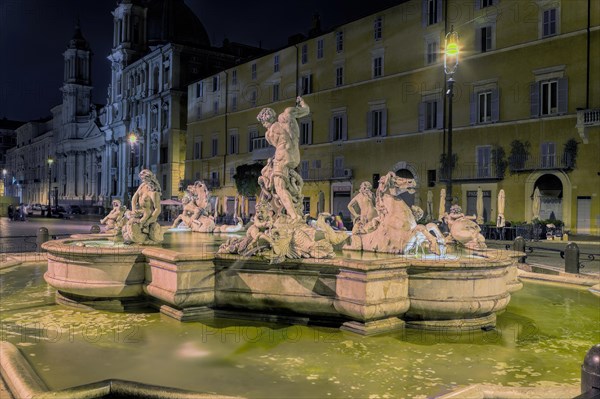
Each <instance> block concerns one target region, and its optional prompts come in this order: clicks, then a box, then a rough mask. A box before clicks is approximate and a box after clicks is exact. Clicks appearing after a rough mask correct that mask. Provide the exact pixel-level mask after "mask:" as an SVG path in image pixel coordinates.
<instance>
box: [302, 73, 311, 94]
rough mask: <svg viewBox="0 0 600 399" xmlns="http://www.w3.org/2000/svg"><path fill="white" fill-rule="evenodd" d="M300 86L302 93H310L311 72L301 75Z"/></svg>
mask: <svg viewBox="0 0 600 399" xmlns="http://www.w3.org/2000/svg"><path fill="white" fill-rule="evenodd" d="M301 88H302V95H306V94H310V93H312V74H308V75H303V76H302V81H301Z"/></svg>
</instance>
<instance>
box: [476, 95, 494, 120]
mask: <svg viewBox="0 0 600 399" xmlns="http://www.w3.org/2000/svg"><path fill="white" fill-rule="evenodd" d="M477 97H478V99H477V123H486V122H491V120H492V92H491V91H486V92H483V93H478V94H477Z"/></svg>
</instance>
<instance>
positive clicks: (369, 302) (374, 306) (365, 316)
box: [334, 259, 410, 335]
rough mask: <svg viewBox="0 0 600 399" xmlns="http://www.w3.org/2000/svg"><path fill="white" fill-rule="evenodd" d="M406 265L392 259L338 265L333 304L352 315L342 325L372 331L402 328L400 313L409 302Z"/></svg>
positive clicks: (370, 332) (351, 328)
mask: <svg viewBox="0 0 600 399" xmlns="http://www.w3.org/2000/svg"><path fill="white" fill-rule="evenodd" d="M351 267H352V268H351ZM406 267H407V264H406V263H405V262H399V261H398V260H397V259H391V260H387V261H373V262H370V263H367V264H361V263H358V262H348V265H346V267H342V268H340V272H339V273H338V275H337V277H336V299H335V302H334V306H335V309H336V310H337V311H338V312H339V313H340V314H342V315H344V316H347V317H348V318H350V319H353V320H352V321H349V322H345V323H344V324H343V325H342V329H345V330H349V331H353V332H356V333H359V334H362V335H373V334H379V333H382V332H388V331H394V330H398V329H400V328H402V327H403V326H404V321H402V320H401V317H402V316H403V315H404V313H405V312H406V311H407V310H408V308H409V306H410V302H409V299H408V275H407V273H406Z"/></svg>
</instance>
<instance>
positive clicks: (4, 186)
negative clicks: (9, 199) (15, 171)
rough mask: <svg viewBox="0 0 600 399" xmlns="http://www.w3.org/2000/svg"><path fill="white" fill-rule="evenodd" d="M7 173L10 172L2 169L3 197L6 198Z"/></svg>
mask: <svg viewBox="0 0 600 399" xmlns="http://www.w3.org/2000/svg"><path fill="white" fill-rule="evenodd" d="M6 173H8V171H7V170H6V169H2V182H3V184H4V185H3V186H2V187H3V189H2V195H3V196H5V197H6Z"/></svg>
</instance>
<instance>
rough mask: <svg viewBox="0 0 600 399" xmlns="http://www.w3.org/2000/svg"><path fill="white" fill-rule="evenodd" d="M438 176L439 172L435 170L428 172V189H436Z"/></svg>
mask: <svg viewBox="0 0 600 399" xmlns="http://www.w3.org/2000/svg"><path fill="white" fill-rule="evenodd" d="M436 175H437V171H436V170H435V169H429V170H427V187H435V180H436V178H437V176H436ZM373 187H375V186H373Z"/></svg>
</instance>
